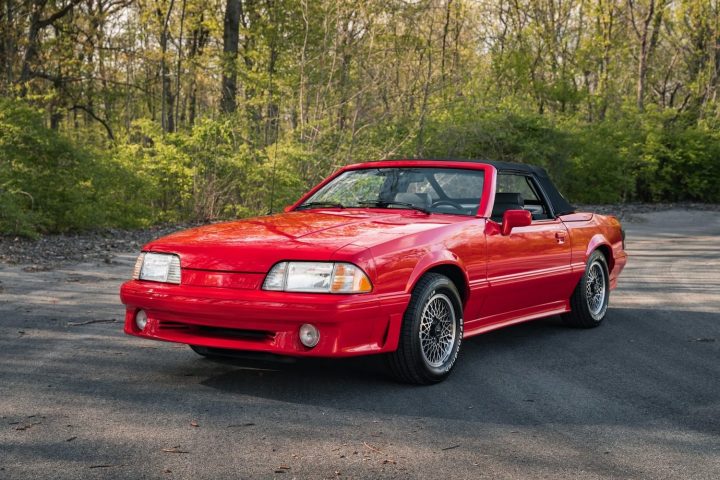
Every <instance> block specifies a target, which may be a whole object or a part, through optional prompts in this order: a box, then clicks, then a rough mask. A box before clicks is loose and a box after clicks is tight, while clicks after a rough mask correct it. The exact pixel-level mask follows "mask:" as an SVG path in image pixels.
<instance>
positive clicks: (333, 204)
mask: <svg viewBox="0 0 720 480" xmlns="http://www.w3.org/2000/svg"><path fill="white" fill-rule="evenodd" d="M313 207H330V208H345V205H343V204H342V203H338V202H308V203H303V204H302V205H300V206H299V207H297V208H296V209H295V210H304V209H306V208H313Z"/></svg>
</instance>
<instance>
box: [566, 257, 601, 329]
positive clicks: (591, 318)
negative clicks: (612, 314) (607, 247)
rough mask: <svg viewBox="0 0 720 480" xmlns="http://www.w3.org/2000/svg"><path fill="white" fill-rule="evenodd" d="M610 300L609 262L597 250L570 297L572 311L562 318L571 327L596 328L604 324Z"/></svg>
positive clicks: (589, 259)
mask: <svg viewBox="0 0 720 480" xmlns="http://www.w3.org/2000/svg"><path fill="white" fill-rule="evenodd" d="M609 300H610V275H609V274H608V266H607V260H606V259H605V255H603V254H602V252H600V251H598V250H595V251H594V252H593V253H592V254H591V255H590V258H588V261H587V265H586V267H585V274H584V275H583V277H582V278H581V279H580V281H579V282H578V284H577V287H575V291H574V292H573V294H572V297H570V309H571V311H570V312H568V313H566V314H564V315H563V316H562V319H563V322H564V323H565V324H566V325H569V326H571V327H578V328H594V327H597V326H598V325H600V323H602V321H603V319H604V318H605V314H606V313H607V308H608V302H609Z"/></svg>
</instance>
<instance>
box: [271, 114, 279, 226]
mask: <svg viewBox="0 0 720 480" xmlns="http://www.w3.org/2000/svg"><path fill="white" fill-rule="evenodd" d="M280 108H281V102H278V109H277V114H276V116H275V153H274V154H273V164H272V171H271V175H272V179H271V182H270V210H269V211H268V215H272V214H273V213H274V212H273V210H274V207H275V176H276V175H275V167H276V166H277V155H278V143H280Z"/></svg>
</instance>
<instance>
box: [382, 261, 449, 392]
mask: <svg viewBox="0 0 720 480" xmlns="http://www.w3.org/2000/svg"><path fill="white" fill-rule="evenodd" d="M462 335H463V319H462V302H461V301H460V294H459V293H458V291H457V288H456V287H455V284H453V282H452V281H451V280H450V279H449V278H447V277H446V276H444V275H440V274H437V273H428V274H425V275H423V277H422V278H421V279H420V280H419V281H418V283H417V285H416V286H415V288H414V289H413V293H412V296H411V297H410V303H409V304H408V308H407V310H406V311H405V315H404V317H403V324H402V328H401V330H400V339H399V342H398V349H397V350H396V351H395V352H393V353H391V354H389V355H388V361H389V366H390V371H391V372H392V374H393V376H394V377H395V378H396V379H397V380H398V381H401V382H404V383H414V384H418V385H428V384H432V383H437V382H440V381H442V380H444V379H445V378H446V377H447V376H448V375H450V371H451V370H452V368H453V366H454V365H455V362H456V360H457V357H458V353H459V352H460V344H461V343H462Z"/></svg>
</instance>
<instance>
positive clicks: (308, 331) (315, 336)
mask: <svg viewBox="0 0 720 480" xmlns="http://www.w3.org/2000/svg"><path fill="white" fill-rule="evenodd" d="M319 341H320V331H319V330H318V329H317V328H315V325H310V324H309V323H304V324H303V325H302V326H301V327H300V342H301V343H302V344H303V345H305V346H306V347H309V348H312V347H314V346H315V345H317V344H318V342H319Z"/></svg>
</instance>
